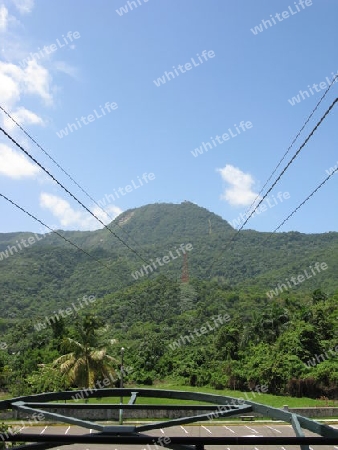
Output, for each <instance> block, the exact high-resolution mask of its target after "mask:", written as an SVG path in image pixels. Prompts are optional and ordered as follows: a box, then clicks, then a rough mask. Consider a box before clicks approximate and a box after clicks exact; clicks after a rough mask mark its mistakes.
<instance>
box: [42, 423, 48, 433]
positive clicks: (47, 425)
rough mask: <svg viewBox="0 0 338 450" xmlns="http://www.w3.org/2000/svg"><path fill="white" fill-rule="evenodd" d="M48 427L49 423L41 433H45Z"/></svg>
mask: <svg viewBox="0 0 338 450" xmlns="http://www.w3.org/2000/svg"><path fill="white" fill-rule="evenodd" d="M47 428H48V425H47V426H45V428H44V429H43V430H42V431H41V433H40V434H43V433H44V432H45V431H46V430H47Z"/></svg>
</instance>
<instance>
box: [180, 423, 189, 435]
mask: <svg viewBox="0 0 338 450" xmlns="http://www.w3.org/2000/svg"><path fill="white" fill-rule="evenodd" d="M180 427H181V428H182V430H183V431H184V432H185V433H186V434H189V431H187V430H186V429H185V428H184V427H182V425H180Z"/></svg>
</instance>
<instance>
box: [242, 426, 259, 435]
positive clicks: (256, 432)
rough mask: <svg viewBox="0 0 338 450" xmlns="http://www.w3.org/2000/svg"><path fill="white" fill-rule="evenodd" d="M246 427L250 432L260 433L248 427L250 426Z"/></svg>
mask: <svg viewBox="0 0 338 450" xmlns="http://www.w3.org/2000/svg"><path fill="white" fill-rule="evenodd" d="M245 427H246V428H247V429H248V430H250V431H252V432H253V433H256V434H258V431H257V430H254V429H253V428H250V427H248V425H245Z"/></svg>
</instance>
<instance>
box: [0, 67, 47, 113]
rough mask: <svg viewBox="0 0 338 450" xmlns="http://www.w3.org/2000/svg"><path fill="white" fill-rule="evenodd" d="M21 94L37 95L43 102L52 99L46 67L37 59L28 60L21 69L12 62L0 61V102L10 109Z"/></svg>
mask: <svg viewBox="0 0 338 450" xmlns="http://www.w3.org/2000/svg"><path fill="white" fill-rule="evenodd" d="M22 94H32V95H37V96H39V97H40V98H41V99H42V100H44V102H45V103H47V104H51V103H52V101H53V98H52V94H51V76H50V75H49V73H48V71H47V69H45V68H44V67H42V66H40V65H39V64H38V63H37V61H35V60H32V61H29V62H28V64H27V67H25V68H24V69H22V68H21V67H19V66H16V65H15V64H12V63H7V62H4V61H0V98H1V99H2V104H3V105H4V106H5V107H6V108H9V109H12V108H13V107H14V105H15V104H16V103H18V102H19V101H20V99H21V95H22Z"/></svg>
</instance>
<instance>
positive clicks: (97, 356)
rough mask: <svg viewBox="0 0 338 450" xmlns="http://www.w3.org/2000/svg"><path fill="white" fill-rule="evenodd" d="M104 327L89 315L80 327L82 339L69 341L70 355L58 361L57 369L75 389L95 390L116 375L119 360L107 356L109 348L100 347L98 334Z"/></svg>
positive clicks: (79, 336) (56, 362)
mask: <svg viewBox="0 0 338 450" xmlns="http://www.w3.org/2000/svg"><path fill="white" fill-rule="evenodd" d="M102 325H103V324H102V323H101V322H99V321H98V319H96V318H95V317H93V316H90V315H87V316H86V317H85V318H84V319H83V320H82V321H79V322H78V324H77V329H78V330H77V331H78V333H77V334H78V339H77V340H76V339H73V338H66V339H65V341H64V346H65V348H67V349H68V350H70V351H69V352H68V353H66V354H65V355H63V356H60V357H59V358H57V359H56V360H55V361H54V363H53V367H55V368H57V367H58V368H59V370H60V372H61V373H62V374H65V375H67V376H68V378H69V381H70V383H71V384H72V385H76V386H77V387H82V388H92V387H94V386H95V383H96V382H97V381H99V380H102V379H104V378H108V376H109V375H115V373H116V370H115V369H114V366H116V365H117V360H116V359H115V358H113V357H112V356H109V355H107V350H106V348H105V347H103V346H102V345H100V344H99V337H98V333H97V331H98V329H99V328H101V327H102Z"/></svg>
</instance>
